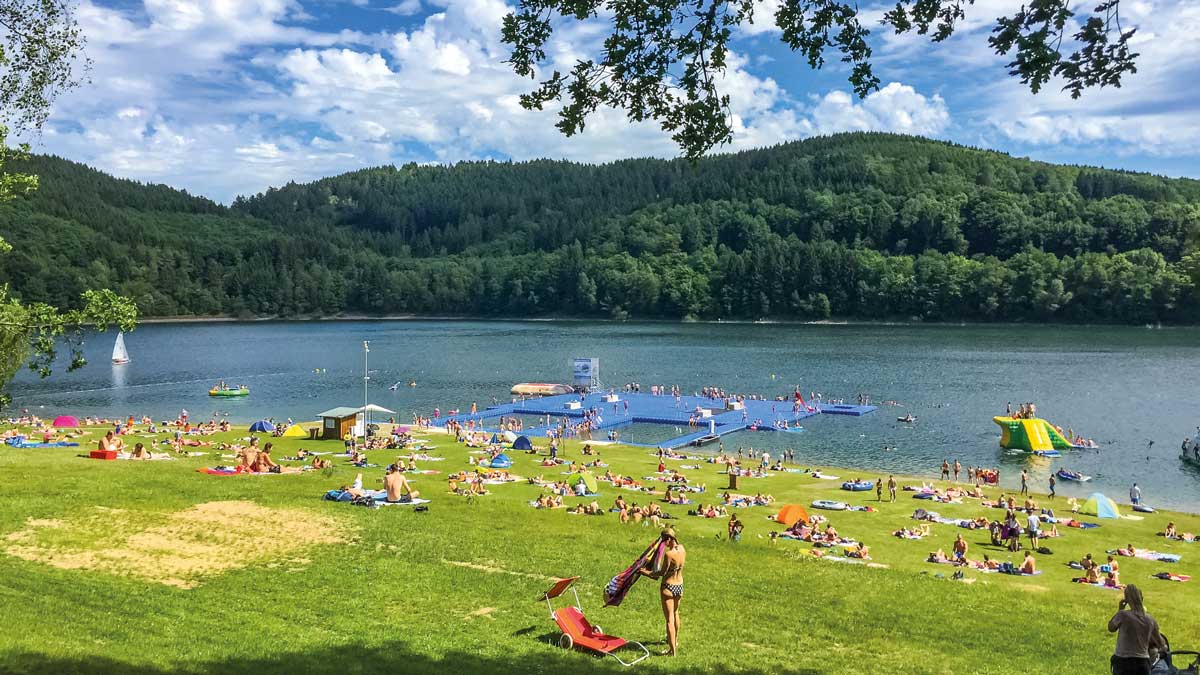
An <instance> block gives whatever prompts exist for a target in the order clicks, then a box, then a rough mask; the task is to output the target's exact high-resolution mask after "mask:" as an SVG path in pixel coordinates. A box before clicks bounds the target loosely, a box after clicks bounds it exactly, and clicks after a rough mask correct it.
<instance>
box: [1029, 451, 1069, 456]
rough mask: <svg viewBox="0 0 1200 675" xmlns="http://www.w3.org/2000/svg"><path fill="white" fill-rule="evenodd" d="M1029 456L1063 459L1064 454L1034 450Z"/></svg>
mask: <svg viewBox="0 0 1200 675" xmlns="http://www.w3.org/2000/svg"><path fill="white" fill-rule="evenodd" d="M1029 454H1031V455H1035V456H1037V457H1062V453H1061V452H1059V451H1058V450H1034V451H1032V452H1030V453H1029Z"/></svg>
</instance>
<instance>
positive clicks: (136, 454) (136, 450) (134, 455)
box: [129, 443, 152, 459]
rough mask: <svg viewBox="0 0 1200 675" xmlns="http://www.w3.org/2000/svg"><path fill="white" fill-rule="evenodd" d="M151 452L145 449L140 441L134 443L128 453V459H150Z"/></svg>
mask: <svg viewBox="0 0 1200 675" xmlns="http://www.w3.org/2000/svg"><path fill="white" fill-rule="evenodd" d="M151 454H152V453H151V452H150V451H149V450H147V449H146V446H144V445H142V444H141V443H135V444H134V446H133V451H132V452H130V453H129V459H150V455H151Z"/></svg>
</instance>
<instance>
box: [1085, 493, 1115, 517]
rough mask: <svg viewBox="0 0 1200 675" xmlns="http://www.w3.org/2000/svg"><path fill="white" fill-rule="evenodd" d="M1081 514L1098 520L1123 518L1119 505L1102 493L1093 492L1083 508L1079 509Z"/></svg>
mask: <svg viewBox="0 0 1200 675" xmlns="http://www.w3.org/2000/svg"><path fill="white" fill-rule="evenodd" d="M1079 512H1080V513H1082V514H1085V515H1089V516H1096V517H1097V518H1120V517H1121V510H1120V509H1119V508H1117V503H1116V502H1114V501H1113V500H1111V499H1109V498H1108V497H1105V496H1104V494H1103V493H1100V492H1093V493H1092V496H1091V497H1088V500H1087V501H1086V502H1084V503H1083V506H1080V507H1079Z"/></svg>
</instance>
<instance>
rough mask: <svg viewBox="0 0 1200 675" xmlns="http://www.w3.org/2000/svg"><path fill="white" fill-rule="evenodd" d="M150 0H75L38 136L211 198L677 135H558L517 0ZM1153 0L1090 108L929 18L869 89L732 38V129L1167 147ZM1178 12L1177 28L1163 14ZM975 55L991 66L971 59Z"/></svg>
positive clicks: (1183, 93) (655, 151) (765, 26)
mask: <svg viewBox="0 0 1200 675" xmlns="http://www.w3.org/2000/svg"><path fill="white" fill-rule="evenodd" d="M143 1H144V5H143V6H142V7H141V9H140V11H133V10H127V9H122V10H118V9H112V8H107V7H103V6H101V5H99V4H97V3H98V2H99V0H83V3H82V4H81V6H80V9H79V16H80V19H81V22H82V23H83V27H84V30H85V32H86V33H87V35H88V36H89V40H90V45H89V55H90V56H91V57H92V58H93V59H94V60H95V68H94V70H93V72H92V81H93V84H92V85H90V86H86V87H83V88H81V89H80V90H78V91H75V92H72V93H71V94H70V95H68V96H66V97H64V98H63V99H62V101H61V102H60V105H59V106H58V109H57V111H56V114H55V117H54V118H53V120H52V125H51V127H50V129H49V131H48V132H47V133H46V135H45V137H44V144H43V146H42V149H45V150H48V151H52V152H57V153H60V154H64V155H66V156H69V157H72V158H74V159H78V160H80V161H85V162H89V163H92V164H94V165H97V166H99V167H100V168H102V169H105V170H109V171H112V172H115V173H118V174H120V175H123V176H129V177H132V178H137V179H141V180H149V181H156V182H167V183H170V184H173V185H177V186H179V187H185V188H187V189H189V190H192V191H195V192H200V193H203V194H207V195H211V196H214V197H216V198H219V199H222V200H227V199H230V198H232V197H233V196H234V195H235V194H238V193H243V194H244V193H249V192H256V191H260V190H263V189H265V188H267V187H268V186H271V185H279V184H281V183H284V182H287V181H289V180H311V179H315V178H317V177H320V176H323V175H329V174H333V173H337V172H340V171H344V170H349V169H354V168H359V167H362V166H370V165H378V164H384V163H391V162H395V163H402V162H407V161H418V162H428V161H431V160H432V161H439V162H450V161H457V160H461V159H475V158H484V157H511V158H514V159H529V158H537V157H553V158H566V159H576V160H584V161H607V160H612V159H619V158H623V157H629V156H674V155H676V154H678V149H677V147H676V146H675V144H674V142H673V141H671V139H670V138H669V137H668V136H667V135H666V134H665V133H664V132H662V130H661V129H659V128H658V126H657V125H656V124H655V123H645V122H643V123H636V124H635V123H631V122H630V121H629V120H628V119H627V118H626V116H625V114H624V112H623V111H618V110H611V109H601V110H599V111H597V112H596V113H595V114H594V115H593V116H591V117H589V118H588V120H587V125H586V127H585V129H584V131H583V132H582V133H581V134H579V135H578V136H576V137H573V138H566V137H564V136H562V134H561V133H559V131H558V130H557V129H555V128H554V126H553V125H554V122H555V121H557V120H556V117H555V112H556V110H557V108H556V107H555V106H548V109H547V110H545V111H540V112H538V111H527V110H525V109H523V108H521V107H520V105H519V104H518V100H517V99H518V95H519V94H521V93H524V92H527V91H529V90H530V89H531V88H533V86H534V85H535V82H534V81H531V80H529V79H524V78H519V77H517V76H516V75H514V74H513V73H512V71H511V68H510V67H509V66H507V65H506V64H505V63H504V60H505V59H506V58H507V56H508V53H507V50H506V49H505V46H504V45H503V44H502V43H501V42H500V35H499V28H498V27H499V25H500V21H501V18H502V17H503V16H504V15H505V14H506V13H507V12H508V11H511V10H510V6H509V5H508V4H506V3H505V2H504V1H503V0H427V1H425V2H424V3H422V2H420V1H419V0H406V1H405V2H400V3H399V4H395V0H393V1H392V3H391V4H390V5H389V4H388V3H384V2H379V3H375V4H376V8H377V9H383V10H387V11H386V12H378V13H375V14H374V15H373V16H376V17H379V19H380V21H379V24H380V25H379V27H378V30H379V31H380V32H378V33H370V34H368V33H361V32H356V31H348V30H340V29H338V28H337V27H330V26H320V25H318V24H315V23H313V22H311V21H307V22H305V23H304V25H303V27H301V26H298V25H297V22H300V21H303V20H304V16H305V7H304V5H302V4H301V0H143ZM305 1H306V2H307V1H308V0H305ZM776 3H777V0H761V1H760V2H759V3H758V8H757V11H756V17H758V22H757V23H756V24H755V27H756V28H755V29H753V30H751V31H750V32H751V33H769V32H771V31H772V30H774V29H773V28H771V26H773V23H774V16H773V14H774V8H775V7H776V6H777V4H776ZM1164 3H1165V5H1164ZM1010 4H1011V2H1009V0H977V2H976V4H975V6H974V9H972V10H971V11H972V12H974V14H969V18H971V17H976V16H978V17H980V18H971V21H973V22H974V23H971V24H970V26H969V29H970V31H973V32H971V33H970V35H973V36H974V37H972V38H971V40H972V41H973V42H972V44H974V43H975V42H983V43H984V44H985V43H986V30H987V28H986V27H987V25H988V24H989V23H990V21H991V19H993V18H994V16H997V15H999V14H1001V13H1003V12H1002V11H1000V10H1001V9H1002V8H1003V7H1005V6H1008V5H1010ZM1145 4H1147V3H1146V2H1145V1H1144V0H1139V2H1137V3H1134V4H1133V5H1131V6H1130V7H1129V8H1125V7H1123V11H1124V12H1125V13H1128V14H1129V15H1130V18H1131V19H1136V20H1137V21H1141V22H1143V24H1142V30H1141V32H1140V33H1139V35H1140V36H1144V37H1143V38H1142V39H1143V40H1147V41H1146V42H1145V43H1143V44H1139V46H1138V48H1139V50H1141V51H1142V52H1143V61H1142V62H1141V69H1142V72H1140V73H1138V75H1137V76H1135V77H1134V78H1130V80H1129V81H1128V84H1127V88H1126V89H1123V90H1119V95H1118V96H1112V94H1111V93H1105V94H1102V95H1101V96H1097V97H1095V98H1092V96H1093V95H1092V94H1091V93H1089V94H1088V96H1089V98H1088V99H1086V100H1087V102H1088V104H1089V107H1088V108H1082V109H1081V108H1080V107H1078V106H1077V104H1074V103H1073V102H1071V101H1069V99H1065V98H1064V97H1062V96H1061V95H1059V94H1057V92H1050V95H1049V96H1042V97H1039V98H1038V99H1036V101H1034V102H1033V103H1031V102H1030V100H1031V99H1030V98H1029V96H1028V94H1025V93H1023V92H1021V90H1020V87H1019V86H1014V85H1013V83H1012V82H1011V81H1010V80H1009V78H1007V77H1006V76H1004V74H1003V69H1002V67H999V66H997V65H996V63H995V59H994V58H992V57H988V59H986V61H987V62H986V63H984V62H983V61H980V62H978V63H976V61H978V60H979V58H978V57H977V55H971V54H968V55H967V56H963V55H962V54H958V55H957V56H945V55H943V56H941V57H935V56H931V55H935V54H940V53H942V52H939V51H937V50H940V49H943V47H938V46H932V47H931V46H930V45H929V44H928V41H927V38H922V41H920V42H913V43H911V44H910V43H907V42H903V41H902V40H897V41H892V42H887V43H886V44H885V45H884V50H883V51H884V52H886V53H888V54H899V53H901V51H903V50H909V49H911V50H914V51H913V52H912V53H913V54H914V55H915V56H912V57H911V58H912V60H911V61H910V62H909V66H910V67H909V68H908V69H907V70H906V71H899V70H898V69H897V68H896V66H897V65H898V62H897V61H895V60H891V59H890V57H887V56H886V55H885V58H884V59H883V61H881V62H880V70H879V71H878V72H882V71H883V70H886V69H891V71H889V72H887V78H886V79H889V80H895V81H893V82H892V83H891V84H888V85H887V86H885V87H883V88H882V89H881V90H879V91H877V92H875V93H873V94H871V95H870V96H868V97H867V98H866V99H862V100H860V99H857V98H855V97H853V96H852V95H851V94H849V93H847V92H846V91H844V89H845V85H844V84H841V86H837V85H833V86H830V85H828V84H824V82H830V81H839V82H844V80H838V78H840V77H843V76H844V75H843V74H837V73H830V74H829V75H828V78H827V79H824V80H822V79H821V78H826V75H824V74H819V75H817V76H814V79H815V81H817V82H818V84H810V85H809V86H812V87H813V88H814V89H815V90H816V91H820V92H824V93H822V94H820V95H813V96H807V97H805V96H801V97H799V98H796V97H793V96H792V95H791V94H790V93H789V92H788V91H787V89H786V88H785V86H784V85H783V84H781V82H788V83H789V86H796V85H792V84H790V82H791V80H789V79H783V78H787V77H789V76H790V75H791V74H790V73H788V74H786V75H784V74H781V75H780V76H779V77H780V78H781V79H776V78H775V77H767V76H764V75H763V74H762V70H761V69H762V68H764V67H772V68H774V69H775V72H779V73H784V72H785V71H783V70H782V69H781V68H775V67H776V66H778V65H779V64H771V63H769V61H768V60H766V59H763V58H762V57H763V56H764V55H762V54H759V55H757V57H754V56H755V55H754V54H752V53H751V52H750V51H749V49H747V50H746V51H745V53H744V54H731V55H730V56H729V60H728V63H729V70H728V71H727V72H726V73H725V75H724V76H723V77H722V78H721V82H720V86H721V89H722V91H723V92H724V93H727V94H729V96H730V102H731V107H732V110H733V113H734V119H733V125H734V140H733V143H732V146H731V147H732V149H742V148H747V147H754V146H761V145H769V144H775V143H779V142H782V141H786V140H792V139H797V138H803V137H806V136H811V135H814V134H827V133H833V132H837V131H849V130H882V131H895V132H901V133H917V134H925V135H933V136H946V135H947V134H949V133H950V132H962V130H963V129H964V128H968V129H969V133H971V134H972V135H978V134H981V133H982V132H981V130H980V126H983V127H985V128H986V129H987V130H989V131H991V132H992V133H994V134H998V135H999V136H1000V137H1001V138H1006V139H1016V140H1020V141H1021V142H1026V143H1046V144H1050V143H1055V142H1063V141H1066V142H1078V143H1104V142H1110V141H1111V140H1112V139H1114V138H1117V137H1122V138H1125V139H1127V141H1125V142H1128V143H1131V144H1132V143H1146V144H1148V145H1151V146H1153V147H1161V148H1166V147H1170V144H1171V142H1172V140H1175V141H1176V142H1178V141H1179V139H1184V140H1185V143H1184V146H1185V147H1191V148H1200V140H1195V137H1196V133H1197V132H1194V131H1191V130H1190V128H1189V129H1188V130H1184V131H1179V129H1181V128H1183V125H1181V124H1180V120H1181V118H1182V117H1183V116H1186V115H1188V114H1190V115H1192V116H1193V118H1194V115H1195V108H1196V107H1197V103H1196V101H1195V100H1194V97H1191V99H1188V96H1189V94H1188V92H1189V91H1190V90H1189V89H1185V88H1183V87H1181V86H1180V81H1181V80H1180V78H1181V77H1182V74H1183V73H1185V72H1191V73H1193V74H1194V73H1195V72H1200V67H1198V66H1200V63H1197V58H1196V57H1197V47H1196V46H1195V44H1189V43H1188V40H1189V36H1191V35H1195V34H1196V33H1197V32H1200V23H1197V22H1196V20H1195V19H1194V14H1195V13H1196V9H1195V8H1193V9H1191V10H1189V9H1188V7H1187V4H1188V3H1187V2H1186V1H1185V0H1159V2H1157V3H1156V4H1153V5H1151V6H1149V7H1142V5H1145ZM1164 7H1165V9H1164ZM877 9H878V8H874V7H873V8H871V11H877ZM410 10H411V11H412V12H413V13H416V12H422V11H423V12H426V15H425V16H423V17H421V18H419V19H416V20H415V21H414V20H413V19H404V20H401V19H399V18H396V17H395V15H404V16H414V15H415V14H409V13H408V12H410ZM1164 11H1165V12H1166V13H1165V14H1163V12H1164ZM389 12H390V13H389ZM1160 14H1162V16H1160ZM1175 26H1178V34H1176V33H1173V32H1172V29H1173V27H1175ZM605 34H606V24H605V19H604V18H603V17H602V18H601V19H598V20H594V21H591V22H584V23H580V22H575V21H564V22H562V24H561V25H559V26H557V27H556V31H555V37H554V39H553V40H552V41H551V43H550V44H549V45H547V54H548V57H549V59H550V61H551V63H550V64H548V69H558V70H561V71H564V72H565V71H567V70H569V69H570V67H571V66H572V65H573V64H574V62H575V60H576V59H579V58H587V57H589V56H590V55H594V54H596V53H597V52H598V50H599V48H600V44H601V41H602V40H603V38H604V36H605ZM1151 36H1153V39H1152V40H1150V39H1149V38H1150V37H1151ZM967 37H969V36H964V37H963V40H964V43H965V41H966V39H967ZM764 39H768V40H773V39H775V38H774V37H768V38H764ZM958 39H959V38H957V37H956V38H954V40H958ZM948 47H949V48H950V51H951V52H954V51H955V49H956V47H955V45H948ZM1172 49H1174V50H1176V52H1177V53H1176V55H1175V56H1174V57H1171V56H1170V55H1169V50H1172ZM888 50H891V51H888ZM955 53H957V52H955ZM928 59H932V61H927V60H928ZM926 62H932V63H934V64H935V67H936V68H941V69H944V70H946V69H949V70H954V69H960V70H961V71H962V72H963V73H968V74H970V76H972V78H973V79H974V80H976V81H978V82H979V83H980V84H968V85H963V86H962V89H964V90H967V94H965V95H964V96H967V97H969V104H966V105H964V104H960V103H958V102H956V101H958V100H961V99H953V98H951V99H950V100H951V102H952V103H954V113H955V116H954V119H953V120H952V119H951V116H950V106H949V104H948V103H947V100H945V99H943V95H945V96H947V97H950V96H951V95H952V93H957V90H954V91H952V90H951V88H950V87H947V88H946V90H945V91H943V92H942V93H941V95H939V93H935V92H934V91H933V90H931V89H929V88H928V87H927V86H920V87H918V86H914V84H913V82H914V81H915V80H918V79H919V78H910V77H909V76H908V74H906V73H908V72H909V71H915V70H916V68H915V67H914V64H918V65H919V64H922V63H926ZM948 64H953V65H952V66H951V65H948ZM796 67H800V68H803V66H802V65H797V66H796ZM1189 69H1190V71H1189ZM979 73H983V74H990V75H991V77H990V78H988V77H982V76H980V77H974V75H976V74H979ZM1162 73H1165V74H1162ZM926 75H928V73H926ZM937 75H940V73H938V74H935V77H936V76H937ZM927 79H928V78H927ZM937 81H939V82H940V81H941V78H938V80H937ZM997 82H999V84H997ZM935 86H936V85H935ZM1177 92H1178V93H1177ZM1170 95H1177V96H1179V97H1180V98H1181V99H1184V103H1181V104H1180V105H1179V106H1178V110H1177V111H1175V112H1172V111H1171V110H1166V109H1163V108H1165V107H1164V106H1162V105H1159V106H1158V107H1159V108H1160V110H1159V111H1157V115H1158V116H1157V117H1156V116H1154V115H1151V114H1149V113H1148V112H1147V111H1144V110H1126V109H1123V108H1122V106H1125V107H1128V106H1129V105H1130V103H1131V102H1133V101H1140V100H1142V99H1143V98H1144V99H1145V100H1146V101H1148V102H1149V101H1160V102H1161V101H1162V100H1163V97H1165V96H1170ZM964 108H970V109H971V110H972V111H973V116H974V117H973V119H974V122H973V124H974V125H975V126H974V127H970V126H969V125H968V123H967V122H965V121H964ZM1082 110H1086V113H1084V112H1081V111H1082ZM55 123H61V124H58V125H57V126H55ZM1170 129H1175V131H1170ZM963 133H966V132H963ZM1189 134H1190V135H1189ZM1189 138H1191V139H1193V140H1187V139H1189ZM1194 151H1195V152H1200V149H1197V150H1194Z"/></svg>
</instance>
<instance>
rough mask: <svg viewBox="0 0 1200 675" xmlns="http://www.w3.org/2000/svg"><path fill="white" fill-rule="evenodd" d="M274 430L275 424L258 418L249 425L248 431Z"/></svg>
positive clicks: (267, 431)
mask: <svg viewBox="0 0 1200 675" xmlns="http://www.w3.org/2000/svg"><path fill="white" fill-rule="evenodd" d="M272 431H275V425H274V424H271V423H270V422H268V421H266V420H259V421H257V422H255V423H254V424H251V425H250V433H259V434H269V433H271V432H272Z"/></svg>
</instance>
